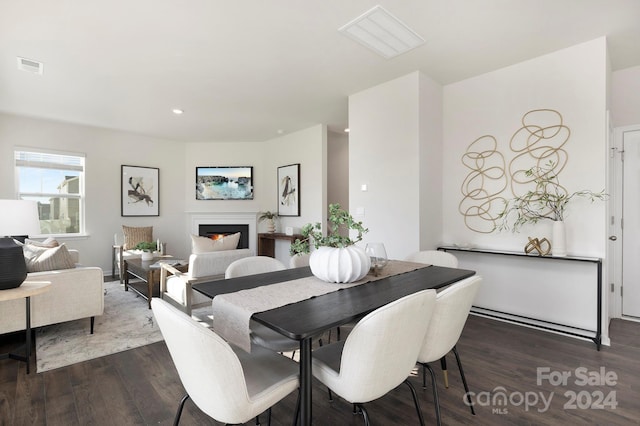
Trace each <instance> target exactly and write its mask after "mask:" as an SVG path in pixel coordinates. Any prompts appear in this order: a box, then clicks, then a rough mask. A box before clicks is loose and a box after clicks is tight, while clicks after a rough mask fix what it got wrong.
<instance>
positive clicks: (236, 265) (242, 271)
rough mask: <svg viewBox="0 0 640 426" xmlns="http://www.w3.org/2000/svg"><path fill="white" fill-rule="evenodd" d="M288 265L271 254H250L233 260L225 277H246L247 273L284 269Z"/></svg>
mask: <svg viewBox="0 0 640 426" xmlns="http://www.w3.org/2000/svg"><path fill="white" fill-rule="evenodd" d="M284 269H287V267H286V266H284V264H283V263H282V262H280V261H279V260H278V259H274V258H273V257H269V256H249V257H245V258H243V259H239V260H236V261H235V262H232V263H231V264H230V265H229V266H228V267H227V270H226V272H225V274H224V277H225V278H236V277H244V276H245V275H255V274H262V273H265V272H274V271H282V270H284Z"/></svg>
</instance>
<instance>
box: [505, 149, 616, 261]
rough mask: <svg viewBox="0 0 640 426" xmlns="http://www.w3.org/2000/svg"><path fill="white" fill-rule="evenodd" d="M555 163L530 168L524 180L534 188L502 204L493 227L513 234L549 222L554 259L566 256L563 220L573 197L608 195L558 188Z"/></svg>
mask: <svg viewBox="0 0 640 426" xmlns="http://www.w3.org/2000/svg"><path fill="white" fill-rule="evenodd" d="M555 166H556V163H555V162H553V161H549V162H547V163H546V164H545V166H544V167H539V166H536V167H532V168H530V169H529V170H526V171H525V172H524V173H525V176H526V177H528V178H530V179H531V182H533V184H534V187H533V189H531V190H529V191H527V192H526V193H525V194H523V195H519V196H516V197H514V198H512V199H511V200H508V201H506V202H505V205H504V209H503V210H502V212H501V213H500V214H499V215H498V219H501V220H502V222H501V223H500V225H498V226H496V229H498V230H508V229H510V228H511V230H512V231H513V232H517V231H519V230H520V228H522V227H523V226H524V225H526V224H535V223H538V222H539V221H541V220H550V221H552V222H553V237H552V247H553V248H552V253H553V255H554V256H566V249H565V247H564V246H565V245H564V218H565V214H566V209H567V206H568V204H569V202H570V201H571V200H573V199H574V198H576V197H583V198H587V199H589V200H590V201H591V202H594V201H596V200H606V199H607V198H608V195H607V194H606V193H605V192H604V190H603V191H600V192H593V191H589V190H581V191H576V192H573V193H571V194H569V192H568V191H567V190H566V189H565V188H564V187H563V186H562V185H560V182H559V180H558V175H557V174H556V173H555V171H554V169H555Z"/></svg>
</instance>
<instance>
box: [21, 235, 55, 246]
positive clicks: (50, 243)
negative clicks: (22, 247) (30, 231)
mask: <svg viewBox="0 0 640 426" xmlns="http://www.w3.org/2000/svg"><path fill="white" fill-rule="evenodd" d="M24 243H25V244H31V245H32V246H37V247H47V248H51V247H58V246H59V245H60V244H59V243H58V240H56V239H55V238H53V237H49V238H47V239H46V240H44V241H36V240H30V239H29V238H25V240H24Z"/></svg>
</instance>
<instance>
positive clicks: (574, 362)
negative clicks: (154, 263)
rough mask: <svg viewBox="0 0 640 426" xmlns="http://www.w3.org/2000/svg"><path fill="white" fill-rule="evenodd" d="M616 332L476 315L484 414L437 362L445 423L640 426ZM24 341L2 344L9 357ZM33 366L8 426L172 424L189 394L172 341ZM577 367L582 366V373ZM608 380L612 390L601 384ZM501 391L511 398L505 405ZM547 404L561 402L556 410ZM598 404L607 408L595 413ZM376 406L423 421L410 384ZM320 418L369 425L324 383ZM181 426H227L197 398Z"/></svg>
mask: <svg viewBox="0 0 640 426" xmlns="http://www.w3.org/2000/svg"><path fill="white" fill-rule="evenodd" d="M610 334H611V338H612V341H613V343H612V345H611V346H610V347H606V346H604V347H603V348H602V350H601V351H600V352H598V351H596V349H595V345H594V344H593V343H591V342H587V341H582V340H577V339H573V338H569V337H565V336H559V335H555V334H551V333H547V332H543V331H538V330H533V329H529V328H525V327H521V326H517V325H511V324H506V323H503V322H499V321H495V320H490V319H486V318H481V317H477V316H470V317H469V320H468V322H467V325H466V327H465V330H464V333H463V335H462V337H461V339H460V341H459V344H458V349H459V352H460V355H461V357H462V361H463V365H464V367H465V372H466V376H467V379H468V382H469V386H470V388H471V391H472V392H475V395H477V397H476V399H475V400H476V402H477V404H476V415H475V416H472V415H471V413H470V412H469V409H468V407H466V406H465V405H464V404H463V400H462V398H463V393H464V391H463V387H462V383H461V381H460V376H459V374H458V371H457V367H456V364H455V358H454V357H453V355H452V354H450V355H449V356H448V357H447V359H448V364H449V371H450V374H449V376H450V387H449V389H445V388H444V386H443V384H442V374H441V372H440V367H439V365H437V364H436V365H434V367H435V371H436V374H437V376H438V381H439V383H438V385H439V386H438V389H439V394H440V404H441V407H442V419H443V423H444V424H445V425H466V424H474V425H562V424H564V425H579V424H595V425H640V323H633V322H628V321H622V320H614V321H612V323H611V328H610ZM21 337H22V335H20V336H16V335H13V336H11V335H10V336H8V337H7V336H4V337H0V353H3V352H6V351H7V350H9V349H11V348H12V347H13V346H14V345H15V344H16V342H18V340H19V338H21ZM33 365H34V364H33V363H32V372H31V374H29V375H27V374H26V369H25V364H24V363H21V362H16V361H14V360H1V361H0V425H3V426H4V425H12V426H13V425H16V426H18V425H51V426H57V425H60V426H69V425H170V424H171V423H172V420H173V417H174V413H175V410H176V407H177V405H178V401H179V399H180V398H181V397H182V395H183V393H184V389H183V387H182V385H181V383H180V380H179V378H178V375H177V372H176V370H175V368H174V366H173V363H172V361H171V358H170V356H169V353H168V351H167V348H166V346H165V344H164V342H159V343H155V344H152V345H148V346H144V347H141V348H137V349H132V350H129V351H126V352H121V353H117V354H113V355H110V356H106V357H103V358H99V359H95V360H91V361H87V362H83V363H79V364H75V365H72V366H69V367H65V368H60V369H58V370H53V371H49V372H45V373H41V374H37V373H34V372H33V370H34V369H35V367H33ZM538 369H543V370H544V369H547V371H548V372H549V373H550V374H551V377H553V378H557V377H558V376H559V375H560V374H561V373H562V372H569V373H570V374H571V375H570V377H568V378H567V379H566V380H565V382H561V383H550V381H549V380H542V381H541V382H540V383H538V377H537V371H538ZM576 369H581V370H578V371H577V373H578V375H577V376H576ZM603 370H604V376H602V375H601V373H602V372H603ZM581 373H583V374H581ZM372 374H375V372H373V373H372ZM585 376H586V377H587V378H588V379H589V381H587V383H585ZM602 377H605V378H607V381H608V385H606V384H605V385H602V384H601V383H600V382H601V378H602ZM411 380H412V382H413V383H414V384H415V385H416V387H417V389H418V394H419V397H420V400H421V404H422V411H423V413H424V416H425V419H426V422H427V424H435V414H434V409H433V397H432V393H431V389H430V387H427V389H426V390H423V389H422V387H421V381H420V378H419V377H414V378H412V379H411ZM614 382H615V383H614ZM501 393H502V395H506V397H507V400H506V403H504V404H501V400H500V398H498V397H499V396H500V394H501ZM572 395H575V396H576V398H575V400H572V399H571V397H572ZM494 397H495V398H494ZM542 397H544V398H545V401H546V400H549V398H551V403H550V405H549V406H548V407H546V406H545V403H543V400H542V399H541V398H542ZM295 398H296V395H295V394H292V395H290V396H289V397H288V398H286V399H285V400H284V401H282V402H281V403H279V404H278V405H276V406H275V407H274V408H273V424H274V425H287V424H291V422H292V415H293V410H294V407H295ZM523 401H529V405H528V406H527V405H526V404H525V403H524V402H523ZM598 402H601V403H603V404H602V405H604V408H587V407H592V406H593V405H594V404H595V405H596V406H597V405H598ZM614 404H615V406H614ZM367 407H368V411H369V413H370V415H371V420H372V424H374V425H412V424H418V420H417V416H416V413H415V410H414V407H413V405H412V402H411V397H410V394H409V391H408V388H407V387H406V386H401V387H399V388H397V389H395V390H393V391H392V392H391V393H389V394H388V395H387V396H385V397H383V398H380V399H379V400H377V401H374V402H372V403H370V404H368V405H367ZM574 407H575V408H574ZM313 415H314V420H315V421H314V424H317V425H361V424H363V422H362V417H361V416H354V415H353V414H352V413H351V405H350V404H348V403H346V402H344V401H342V400H339V399H337V400H336V401H334V402H333V403H331V402H329V401H328V399H327V393H326V390H325V389H324V388H323V387H322V386H321V385H319V384H317V383H316V385H315V386H314V405H313ZM181 424H182V425H209V424H211V425H216V424H218V423H216V422H214V421H212V420H210V419H209V418H208V417H207V416H206V415H204V414H203V413H202V412H201V411H200V410H199V409H198V408H197V407H196V406H195V405H194V404H193V403H191V402H190V401H189V402H187V404H186V406H185V410H184V413H183V416H182V422H181ZM248 424H253V422H249V423H248Z"/></svg>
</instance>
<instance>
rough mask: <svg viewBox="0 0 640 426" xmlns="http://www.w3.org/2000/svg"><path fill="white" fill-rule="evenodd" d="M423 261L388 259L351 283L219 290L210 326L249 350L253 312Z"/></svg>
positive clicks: (307, 281)
mask: <svg viewBox="0 0 640 426" xmlns="http://www.w3.org/2000/svg"><path fill="white" fill-rule="evenodd" d="M426 266H429V265H426V264H424V263H414V262H405V261H400V260H390V261H389V263H388V264H387V266H385V268H384V269H383V270H382V272H380V273H379V274H378V276H377V277H376V276H374V275H373V274H372V273H369V274H367V275H366V276H365V277H364V278H362V279H361V280H359V281H356V282H353V283H346V284H337V283H328V282H325V281H322V280H320V279H318V278H316V277H315V276H313V275H312V276H309V277H305V278H299V279H296V280H292V281H285V282H281V283H277V284H270V285H265V286H261V287H256V288H252V289H249V290H241V291H238V292H235V293H227V294H220V295H217V296H216V297H214V299H213V302H212V306H213V318H214V321H213V329H214V330H215V331H216V333H218V334H219V335H220V336H222V337H223V338H225V339H226V340H227V341H228V342H229V343H233V344H234V345H236V346H238V347H240V348H242V349H244V350H245V351H247V352H250V351H251V338H250V330H249V323H250V321H251V316H252V315H253V314H255V313H256V312H263V311H268V310H269V309H274V308H278V307H280V306H284V305H288V304H290V303H296V302H300V301H302V300H306V299H310V298H312V297H314V296H321V295H323V294H327V293H331V292H334V291H338V290H340V289H343V288H349V287H354V286H357V285H361V284H366V283H369V282H372V281H376V280H379V279H382V278H386V277H390V276H393V275H399V274H403V273H406V272H411V271H415V270H416V269H420V268H424V267H426Z"/></svg>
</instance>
